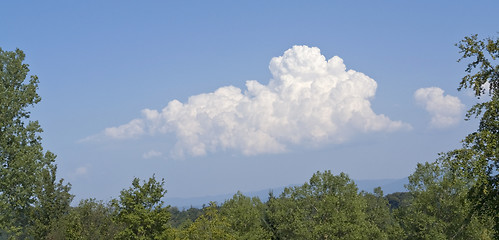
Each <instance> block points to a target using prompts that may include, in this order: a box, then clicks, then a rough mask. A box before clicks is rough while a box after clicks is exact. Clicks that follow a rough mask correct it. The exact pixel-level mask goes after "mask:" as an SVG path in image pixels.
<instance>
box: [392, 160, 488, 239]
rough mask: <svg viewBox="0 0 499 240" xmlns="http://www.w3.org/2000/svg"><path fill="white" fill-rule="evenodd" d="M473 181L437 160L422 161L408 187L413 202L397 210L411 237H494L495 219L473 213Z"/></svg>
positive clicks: (411, 177)
mask: <svg viewBox="0 0 499 240" xmlns="http://www.w3.org/2000/svg"><path fill="white" fill-rule="evenodd" d="M471 184H473V183H472V182H469V181H468V180H467V179H465V178H460V177H458V176H456V175H455V174H454V173H453V172H452V171H450V169H449V168H448V167H446V166H444V165H439V164H438V163H437V162H436V163H433V164H430V163H425V164H418V166H417V169H416V171H415V172H414V174H412V175H411V176H410V177H409V184H408V185H407V186H406V187H407V189H408V190H409V192H410V194H411V195H412V198H411V201H410V202H409V203H408V204H407V205H406V206H403V207H400V208H399V209H397V210H396V211H395V214H396V215H397V217H398V219H399V220H400V223H401V225H402V226H403V228H404V232H405V234H406V236H407V238H408V239H491V237H492V232H493V231H492V227H491V221H490V219H487V218H478V217H477V216H474V215H470V214H469V213H470V210H471V203H470V201H469V200H468V199H467V197H466V196H467V192H468V189H469V186H470V185H471Z"/></svg>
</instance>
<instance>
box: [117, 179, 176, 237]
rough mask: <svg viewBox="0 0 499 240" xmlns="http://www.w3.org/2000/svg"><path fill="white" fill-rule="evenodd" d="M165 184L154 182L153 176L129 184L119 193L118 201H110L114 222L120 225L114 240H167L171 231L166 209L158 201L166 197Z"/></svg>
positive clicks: (167, 208) (167, 207)
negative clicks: (113, 209) (128, 186)
mask: <svg viewBox="0 0 499 240" xmlns="http://www.w3.org/2000/svg"><path fill="white" fill-rule="evenodd" d="M164 184H165V181H164V179H162V180H161V182H158V181H157V180H156V179H155V177H154V176H152V177H151V178H149V180H148V181H147V182H145V181H144V183H143V184H142V185H141V184H140V179H138V178H135V179H134V180H133V181H132V187H130V188H129V189H124V190H122V191H121V194H120V196H119V199H118V200H114V201H113V202H112V206H113V207H114V208H115V209H116V222H117V223H119V224H123V226H124V229H122V230H121V231H120V232H119V233H118V234H117V236H116V238H117V239H168V237H169V235H170V234H171V231H172V228H171V227H170V225H169V223H168V221H169V220H170V211H169V207H170V206H166V207H165V206H164V202H163V201H162V200H161V199H162V198H163V197H164V195H165V194H166V189H164V187H163V186H164Z"/></svg>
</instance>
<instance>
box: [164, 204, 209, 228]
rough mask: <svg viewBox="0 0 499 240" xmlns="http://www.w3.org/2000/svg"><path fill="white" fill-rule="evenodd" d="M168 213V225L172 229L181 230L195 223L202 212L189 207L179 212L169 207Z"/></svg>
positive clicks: (175, 208)
mask: <svg viewBox="0 0 499 240" xmlns="http://www.w3.org/2000/svg"><path fill="white" fill-rule="evenodd" d="M170 213H171V218H170V224H171V225H172V227H174V228H183V227H185V226H186V225H190V224H192V223H193V222H194V221H196V219H197V218H198V217H199V216H201V215H202V214H203V210H202V209H199V208H193V207H191V208H189V209H187V210H182V211H179V210H178V208H177V207H171V208H170Z"/></svg>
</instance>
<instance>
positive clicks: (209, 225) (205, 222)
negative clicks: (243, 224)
mask: <svg viewBox="0 0 499 240" xmlns="http://www.w3.org/2000/svg"><path fill="white" fill-rule="evenodd" d="M203 210H204V213H203V215H201V216H199V217H198V218H197V219H196V221H194V223H192V224H191V225H190V226H189V227H188V228H186V229H183V230H182V231H179V233H178V234H177V235H178V236H176V239H189V240H216V239H227V240H235V239H236V236H234V234H233V233H232V229H231V225H230V223H229V221H227V217H225V216H222V215H220V213H219V211H218V207H217V205H216V203H214V202H210V205H209V206H208V207H206V208H204V209H203Z"/></svg>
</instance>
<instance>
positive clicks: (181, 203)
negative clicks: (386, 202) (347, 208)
mask: <svg viewBox="0 0 499 240" xmlns="http://www.w3.org/2000/svg"><path fill="white" fill-rule="evenodd" d="M354 181H355V183H356V184H357V187H358V188H359V190H363V191H366V192H372V191H373V189H374V188H376V187H381V189H382V190H383V193H384V194H385V195H386V194H390V193H394V192H404V191H406V190H405V188H404V184H407V183H408V182H409V181H408V179H407V178H400V179H375V180H354ZM289 186H296V185H289ZM289 186H288V187H289ZM284 188H285V187H284V186H283V187H278V188H271V189H263V190H260V191H255V192H243V194H244V195H246V196H250V197H259V198H260V199H261V200H262V201H264V202H265V201H267V198H268V196H269V191H273V192H274V195H275V196H279V194H281V193H282V191H283V190H284ZM234 194H235V193H227V194H222V195H214V196H203V197H193V198H169V197H166V199H165V202H166V204H168V205H171V206H175V207H177V208H179V209H180V210H182V209H184V208H185V209H188V208H190V207H191V206H192V207H195V208H200V207H202V206H203V204H206V205H208V203H209V202H210V201H214V202H217V203H219V204H220V203H223V202H225V200H227V199H230V198H232V196H233V195H234Z"/></svg>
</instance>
